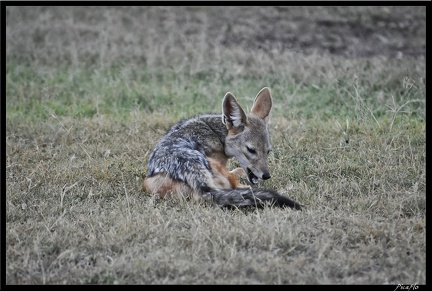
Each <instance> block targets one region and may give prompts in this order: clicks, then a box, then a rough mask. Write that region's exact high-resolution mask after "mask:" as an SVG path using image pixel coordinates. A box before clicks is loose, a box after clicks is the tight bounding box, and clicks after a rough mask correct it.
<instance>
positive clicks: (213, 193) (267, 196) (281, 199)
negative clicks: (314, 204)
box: [201, 186, 302, 210]
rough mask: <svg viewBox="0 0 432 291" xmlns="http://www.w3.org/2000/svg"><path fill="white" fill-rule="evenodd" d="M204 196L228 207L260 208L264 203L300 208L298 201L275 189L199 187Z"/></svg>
mask: <svg viewBox="0 0 432 291" xmlns="http://www.w3.org/2000/svg"><path fill="white" fill-rule="evenodd" d="M201 191H202V192H203V194H204V196H206V195H210V197H211V199H212V201H213V203H215V204H217V205H219V206H228V207H257V208H262V207H264V205H266V204H270V205H274V206H277V207H287V206H288V207H290V208H294V209H297V210H301V206H302V205H300V204H299V203H297V202H295V201H294V200H291V199H290V198H288V197H286V196H283V195H281V194H279V193H278V192H277V191H275V190H267V189H252V188H236V189H212V188H209V187H206V186H203V187H201Z"/></svg>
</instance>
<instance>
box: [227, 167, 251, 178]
mask: <svg viewBox="0 0 432 291" xmlns="http://www.w3.org/2000/svg"><path fill="white" fill-rule="evenodd" d="M230 173H231V174H234V175H236V176H238V177H243V178H246V177H247V176H246V172H245V171H244V170H243V168H240V167H239V168H235V169H234V170H232V171H230Z"/></svg>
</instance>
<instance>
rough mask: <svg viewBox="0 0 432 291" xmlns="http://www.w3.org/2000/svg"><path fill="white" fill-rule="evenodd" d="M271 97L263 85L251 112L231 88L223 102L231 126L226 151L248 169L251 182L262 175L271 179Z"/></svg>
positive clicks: (227, 126)
mask: <svg viewBox="0 0 432 291" xmlns="http://www.w3.org/2000/svg"><path fill="white" fill-rule="evenodd" d="M271 107H272V97H271V93H270V89H269V88H267V87H264V88H263V89H261V91H259V93H258V94H257V96H256V97H255V101H254V103H253V106H252V109H251V112H250V113H248V114H246V113H245V112H244V110H243V109H242V108H241V106H240V104H239V103H238V102H237V100H236V99H235V97H234V95H233V94H232V93H230V92H228V93H226V94H225V97H224V100H223V102H222V113H223V114H222V122H223V123H224V124H225V125H226V128H227V129H228V136H227V137H226V140H225V154H226V155H227V156H228V157H235V158H236V159H237V160H238V161H239V163H240V166H241V167H242V168H243V170H244V171H245V172H246V174H247V177H248V180H249V182H250V183H251V184H253V185H256V184H258V181H259V179H263V180H266V179H269V178H270V171H269V166H268V155H269V153H270V151H271V143H270V135H269V131H268V128H267V124H268V121H269V118H270V110H271Z"/></svg>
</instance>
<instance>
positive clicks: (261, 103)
mask: <svg viewBox="0 0 432 291" xmlns="http://www.w3.org/2000/svg"><path fill="white" fill-rule="evenodd" d="M272 104H273V101H272V96H271V92H270V89H269V88H267V87H264V88H262V89H261V91H259V92H258V94H257V96H256V97H255V101H254V104H253V106H252V109H251V112H252V113H253V114H255V115H257V116H259V117H260V118H261V119H263V120H264V121H265V122H268V121H269V119H270V110H271V108H272Z"/></svg>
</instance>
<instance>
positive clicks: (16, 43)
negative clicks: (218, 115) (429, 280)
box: [5, 7, 426, 285]
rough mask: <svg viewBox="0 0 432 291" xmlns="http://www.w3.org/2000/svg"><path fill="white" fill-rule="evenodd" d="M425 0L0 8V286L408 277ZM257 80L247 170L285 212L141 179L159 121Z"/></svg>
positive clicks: (421, 112) (420, 125)
mask: <svg viewBox="0 0 432 291" xmlns="http://www.w3.org/2000/svg"><path fill="white" fill-rule="evenodd" d="M424 12H425V9H424V7H320V8H314V7H259V8H253V7H249V8H243V7H242V8H238V7H229V8H226V7H135V8H127V7H104V8H102V7H98V8H94V7H93V8H92V7H71V8H70V9H67V10H65V9H63V8H58V7H31V8H28V7H7V8H6V26H7V27H6V30H7V34H6V41H7V46H6V54H7V64H6V107H7V108H6V201H5V204H6V230H7V231H6V239H5V243H6V254H5V255H6V283H7V284H394V285H397V284H402V283H403V284H405V283H406V284H408V283H409V284H411V283H417V284H425V282H426V222H425V221H426V173H425V164H426V162H425V156H426V148H425V146H426V136H425V129H426V126H425V113H426V112H425V100H426V91H425V59H424V50H425V41H424V39H425V13H424ZM162 36H163V37H162ZM263 86H269V87H270V88H271V90H272V94H273V98H274V100H273V101H274V102H273V103H274V107H273V111H272V117H271V123H270V133H271V136H272V143H273V151H272V154H271V156H270V168H271V172H272V179H270V180H266V181H263V182H262V183H261V185H260V186H261V187H268V188H271V189H277V190H278V191H280V192H281V193H282V194H285V195H288V196H290V197H291V198H293V199H294V200H296V201H299V202H300V203H301V204H304V205H305V206H306V207H305V209H304V210H303V211H301V212H299V211H290V210H287V209H274V208H271V207H267V208H265V209H263V210H260V211H241V210H232V211H227V210H224V209H219V208H216V207H209V206H207V205H202V204H201V203H199V202H194V201H190V202H187V203H186V202H178V201H174V200H170V199H167V200H162V199H157V198H156V197H153V196H150V195H148V193H145V192H144V191H143V189H142V187H141V183H142V179H143V177H144V176H145V174H146V170H147V167H146V162H147V158H148V155H149V154H150V153H151V151H152V149H153V148H154V146H155V144H156V142H157V140H158V139H159V138H160V137H161V136H162V135H163V134H164V133H165V131H166V130H167V129H168V128H169V127H170V125H172V124H173V123H175V122H177V121H178V120H179V119H183V118H187V117H190V116H194V115H198V114H201V113H206V112H220V110H221V101H222V98H223V96H224V94H225V93H226V92H227V91H231V92H232V93H234V95H235V96H237V98H238V100H239V102H240V103H241V104H242V105H243V106H244V107H245V108H249V109H250V107H251V105H252V102H253V100H254V97H255V94H256V92H258V90H259V89H261V88H262V87H263ZM229 165H230V167H235V166H237V162H236V161H234V160H232V161H230V163H229Z"/></svg>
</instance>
